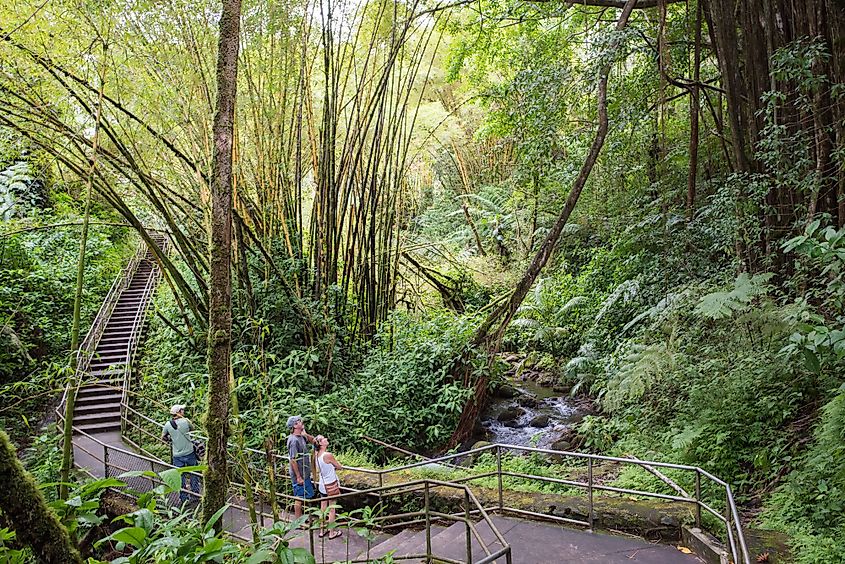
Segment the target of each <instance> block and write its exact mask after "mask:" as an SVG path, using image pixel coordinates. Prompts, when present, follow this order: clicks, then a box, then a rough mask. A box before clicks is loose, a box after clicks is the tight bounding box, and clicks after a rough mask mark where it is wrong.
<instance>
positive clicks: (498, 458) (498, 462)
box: [496, 445, 505, 511]
mask: <svg viewBox="0 0 845 564" xmlns="http://www.w3.org/2000/svg"><path fill="white" fill-rule="evenodd" d="M496 476H498V479H499V511H504V510H505V503H504V495H503V493H502V447H500V446H498V445H496Z"/></svg>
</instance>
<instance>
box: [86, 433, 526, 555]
mask: <svg viewBox="0 0 845 564" xmlns="http://www.w3.org/2000/svg"><path fill="white" fill-rule="evenodd" d="M74 431H75V433H76V434H78V435H81V436H84V437H86V438H87V439H88V440H89V441H91V442H92V443H94V444H97V445H99V446H100V447H101V448H102V453H103V454H102V457H98V454H97V453H96V452H93V451H91V450H87V449H85V452H86V453H87V454H88V455H89V456H91V458H93V459H94V460H95V461H97V462H101V463H102V464H103V476H109V475H111V474H112V472H110V469H115V470H120V471H123V472H126V471H128V470H131V469H128V468H124V467H121V466H118V465H116V464H114V463H113V462H110V461H109V458H114V455H115V454H121V455H123V456H125V457H129V458H130V459H132V460H134V461H137V462H140V463H144V464H145V465H149V467H150V468H151V469H154V468H155V467H161V468H163V469H171V468H176V467H175V466H173V465H172V464H168V463H166V462H163V461H161V460H158V459H155V458H151V457H147V456H143V455H140V454H138V453H135V452H131V451H129V450H126V449H123V448H120V447H116V446H113V445H109V444H107V443H104V442H102V441H101V440H99V439H98V438H97V437H96V436H93V435H90V434H88V433H86V432H84V431H82V430H81V429H78V428H74ZM86 471H87V473H88V474H89V475H91V476H92V477H93V476H94V474H93V473H92V472H90V471H88V470H87V469H86ZM139 479H143V480H148V481H149V482H150V484H151V485H158V484H161V483H162V481H161V480H160V479H159V478H157V477H155V476H142V477H139ZM233 486H243V484H233ZM432 487H445V488H452V489H457V490H460V491H463V492H464V494H465V498H466V499H467V500H468V501H469V502H470V503H471V505H474V506H475V509H474V510H470V508H469V506H467V507H466V508H465V515H469V514H470V513H479V514H480V515H481V519H482V521H484V523H485V524H486V525H487V527H489V529H490V530H491V531H492V533H493V536H494V537H495V543H497V544H499V545H500V547H501V548H499V549H498V550H496V551H495V552H492V551H491V549H490V546H489V545H490V543H489V542H488V541H486V540H485V539H484V538H483V537H482V536H481V534H480V533H479V532H478V530H477V527H476V526H475V524H474V523H472V522H471V521H469V520H468V519H467V518H466V517H465V516H460V515H457V514H456V515H452V514H446V513H439V512H437V513H436V512H433V511H432V510H431V502H430V496H429V495H425V496H424V502H425V505H424V507H423V511H417V512H409V513H405V514H401V515H386V516H384V517H379V518H377V519H376V522H378V521H379V520H390V519H400V518H402V517H405V518H407V517H418V516H422V515H434V516H436V517H437V518H440V519H446V520H452V521H455V522H464V523H465V525H466V527H467V530H468V532H469V534H472V535H473V537H474V538H475V540H476V541H477V542H478V544H479V546H481V548H482V550H484V552H485V554H486V555H487V556H486V557H485V558H483V559H481V560H477V561H475V562H476V564H482V563H485V562H493V561H494V560H496V559H498V558H502V557H504V558H505V561H506V562H507V563H508V564H510V563H511V562H512V555H511V547H510V544H509V543H508V542H507V541H506V540H505V538H504V536H503V535H502V533H501V532H500V531H499V530H498V528H497V527H496V524H495V523H494V522H493V521H492V519H491V518H490V516H489V514H488V513H487V512H486V510H485V509H484V507H483V506H482V505H481V503H480V502H479V501H478V499H477V498H476V497H475V494H474V493H473V492H472V490H471V489H470V488H469V487H468V486H466V485H462V484H455V483H451V482H445V481H440V480H430V479H422V480H413V481H408V482H404V483H402V484H392V485H387V486H381V487H376V488H370V489H366V490H360V491H359V490H356V491H353V492H349V493H345V494H339V495H335V496H328V497H324V498H322V499H308V500H304V502H305V504H307V505H316V504H319V503H320V502H321V501H328V502H330V503H335V502H337V501H341V500H344V499H348V498H349V497H351V496H362V495H363V496H369V497H375V496H377V497H379V499H384V498H387V497H390V496H393V495H404V494H408V493H414V492H419V491H428V490H429V489H430V488H432ZM150 489H152V487H150ZM182 491H184V492H185V493H186V494H188V495H192V496H196V495H197V494H195V493H194V492H192V491H190V490H187V489H183V490H182ZM122 494H123V495H129V496H132V494H131V493H130V492H127V491H122ZM280 497H281V498H283V499H288V500H290V501H296V500H298V499H299V500H301V498H296V497H294V496H291V495H287V494H280ZM231 506H232V507H234V508H236V509H239V510H242V511H246V508H245V507H243V506H240V505H237V504H231ZM260 514H261V517H262V520H263V519H264V517H272V516H271V515H270V514H268V513H266V512H260ZM361 523H363V521H362V520H361V519H357V518H356V519H350V520H349V522H348V523H346V526H347V527H352V526H355V525H359V524H361ZM429 530H430V527H429ZM235 536H237V538H240V539H242V540H248V539H247V538H246V537H243V536H240V535H235ZM309 536H310V544H311V549H312V552H313V550H314V538H313V529H311V530H310V532H309ZM467 550H468V554H467V560H466V561H465V562H467V563H469V562H473V560H472V555H471V550H472V549H471V547H469V546H468V547H467ZM394 558H395V559H396V560H400V559H401V560H407V559H411V560H413V559H419V558H437V559H438V560H442V561H444V562H460V561H455V560H451V559H448V558H443V557H438V556H437V554H435V553H433V552H432V551H431V550H427V553H426V554H412V555H405V556H399V557H394ZM350 562H351V563H359V562H367V560H362V559H357V560H351V561H350Z"/></svg>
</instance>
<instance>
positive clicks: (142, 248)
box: [55, 239, 147, 421]
mask: <svg viewBox="0 0 845 564" xmlns="http://www.w3.org/2000/svg"><path fill="white" fill-rule="evenodd" d="M146 252H147V245H146V243H145V242H144V240H143V239H141V240H140V241H139V242H138V245H137V248H136V250H135V254H134V255H133V256H132V258H131V259H130V260H129V262H128V263H127V264H126V266H125V267H123V268H122V269H121V270H120V273H119V274H118V275H117V276H116V277H115V279H114V282H112V285H111V287H110V288H109V291H108V293H107V294H106V297H105V298H104V299H103V303H102V305H101V306H100V309H99V310H97V315H96V316H95V317H94V320H93V321H92V322H91V327H90V329H89V330H88V333H87V334H86V335H85V339H84V340H83V341H82V343H81V344H80V346H79V348H78V349H77V351H76V371H75V376H76V379H77V380H78V381H81V380H82V377H83V375H84V374H86V373H87V372H88V369H89V366H90V365H91V359H92V358H93V356H94V352H95V351H96V349H97V345H98V344H99V341H100V338H101V337H102V335H103V330H104V329H105V327H106V325H107V324H108V321H109V318H110V317H111V314H112V312H113V311H114V307H115V305H116V304H117V302H118V300H119V299H120V295H121V294H122V293H123V291H124V290H125V289H126V288H127V287H128V286H129V283H130V281H131V280H132V277H133V276H134V275H135V272H136V271H137V270H138V265H139V264H140V263H141V261H142V260H143V258H144V256H145V255H146ZM69 390H70V384H67V385H66V386H65V389H64V391H63V393H62V397H61V399H60V400H59V403H58V405H57V406H56V409H55V411H56V414H57V416H58V417H59V419H60V420H61V421H64V409H63V407H64V405H65V403H66V402H67V394H68V391H69Z"/></svg>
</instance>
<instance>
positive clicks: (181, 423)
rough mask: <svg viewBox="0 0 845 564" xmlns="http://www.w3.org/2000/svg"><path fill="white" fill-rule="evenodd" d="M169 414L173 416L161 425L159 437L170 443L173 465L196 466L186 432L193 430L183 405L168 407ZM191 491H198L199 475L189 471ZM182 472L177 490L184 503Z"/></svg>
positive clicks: (192, 448)
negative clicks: (180, 484) (179, 487)
mask: <svg viewBox="0 0 845 564" xmlns="http://www.w3.org/2000/svg"><path fill="white" fill-rule="evenodd" d="M170 415H172V416H173V417H172V418H171V419H170V421H168V422H167V423H165V424H164V425H163V426H162V433H161V438H162V439H163V440H165V441H167V442H169V443H170V449H171V454H172V456H173V466H175V467H177V468H184V467H185V466H196V465H197V455H196V453H195V452H194V443H193V442H191V439H190V437H189V436H188V433H190V432H191V431H193V430H194V426H193V425H192V424H191V421H190V420H189V419H187V418H186V417H185V406H184V405H182V404H176V405H174V406H173V407H171V408H170ZM190 476H191V491H192V492H194V494H199V492H200V482H199V477H198V476H197V475H196V474H194V473H191V474H190ZM186 478H187V476H186V475H185V474H182V489H181V490H180V491H179V501H180V502H181V503H185V502H186V501H187V500H188V492H187V491H186V489H185V479H186ZM192 497H193V500H195V501H199V496H198V495H195V496H192Z"/></svg>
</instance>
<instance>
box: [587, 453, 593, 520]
mask: <svg viewBox="0 0 845 564" xmlns="http://www.w3.org/2000/svg"><path fill="white" fill-rule="evenodd" d="M587 493H588V497H589V508H588V510H587V511H588V513H589V515H588V517H587V520H588V522H589V523H590V530H591V531H592V530H593V523H594V520H595V512H594V508H593V459H592V458H588V459H587Z"/></svg>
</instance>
